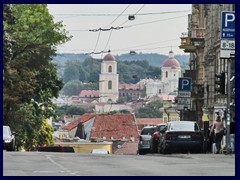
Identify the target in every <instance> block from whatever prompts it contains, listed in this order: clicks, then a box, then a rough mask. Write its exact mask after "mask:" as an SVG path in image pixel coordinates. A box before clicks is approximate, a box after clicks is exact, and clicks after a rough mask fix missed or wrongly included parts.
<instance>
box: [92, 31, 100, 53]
mask: <svg viewBox="0 0 240 180" xmlns="http://www.w3.org/2000/svg"><path fill="white" fill-rule="evenodd" d="M100 35H101V31H99V33H98V38H97V42H96V44H95V47H94V50H93V52H94V51H95V50H96V48H97V45H98V42H99V39H100Z"/></svg>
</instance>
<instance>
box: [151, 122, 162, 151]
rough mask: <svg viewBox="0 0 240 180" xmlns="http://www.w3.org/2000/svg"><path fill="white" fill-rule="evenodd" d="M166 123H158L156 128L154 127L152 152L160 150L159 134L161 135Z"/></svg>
mask: <svg viewBox="0 0 240 180" xmlns="http://www.w3.org/2000/svg"><path fill="white" fill-rule="evenodd" d="M165 126H166V124H158V125H157V126H156V128H155V129H154V133H153V134H152V136H151V139H150V151H151V153H157V152H158V146H159V136H160V135H161V133H160V131H161V130H163V129H164V128H165Z"/></svg>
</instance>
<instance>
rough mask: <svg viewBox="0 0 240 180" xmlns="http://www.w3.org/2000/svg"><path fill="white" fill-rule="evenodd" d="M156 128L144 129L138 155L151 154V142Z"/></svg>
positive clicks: (140, 137)
mask: <svg viewBox="0 0 240 180" xmlns="http://www.w3.org/2000/svg"><path fill="white" fill-rule="evenodd" d="M155 127H156V126H145V127H143V129H142V131H141V134H140V135H139V142H138V154H140V155H142V154H146V153H148V152H150V140H151V136H152V134H153V132H154V129H155Z"/></svg>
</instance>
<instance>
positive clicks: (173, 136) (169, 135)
mask: <svg viewBox="0 0 240 180" xmlns="http://www.w3.org/2000/svg"><path fill="white" fill-rule="evenodd" d="M176 138H177V135H176V134H174V133H166V140H174V139H176Z"/></svg>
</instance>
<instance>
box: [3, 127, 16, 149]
mask: <svg viewBox="0 0 240 180" xmlns="http://www.w3.org/2000/svg"><path fill="white" fill-rule="evenodd" d="M3 149H6V150H7V151H15V132H12V131H11V128H10V127H9V126H3Z"/></svg>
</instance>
